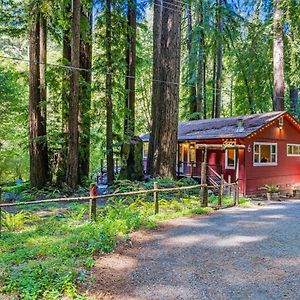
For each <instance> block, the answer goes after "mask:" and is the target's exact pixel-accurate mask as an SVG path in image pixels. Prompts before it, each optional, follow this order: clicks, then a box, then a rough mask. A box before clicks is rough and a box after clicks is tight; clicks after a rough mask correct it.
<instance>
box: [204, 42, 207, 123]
mask: <svg viewBox="0 0 300 300" xmlns="http://www.w3.org/2000/svg"><path fill="white" fill-rule="evenodd" d="M204 47H205V45H204ZM203 118H204V119H207V92H206V57H204V61H203Z"/></svg>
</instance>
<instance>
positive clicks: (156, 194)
mask: <svg viewBox="0 0 300 300" xmlns="http://www.w3.org/2000/svg"><path fill="white" fill-rule="evenodd" d="M153 188H154V192H153V201H154V214H155V215H156V214H158V212H159V207H158V193H157V191H156V190H157V189H158V185H157V182H156V181H154V182H153Z"/></svg>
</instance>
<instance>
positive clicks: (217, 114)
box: [214, 0, 223, 118]
mask: <svg viewBox="0 0 300 300" xmlns="http://www.w3.org/2000/svg"><path fill="white" fill-rule="evenodd" d="M216 1H217V2H216V3H217V29H218V36H217V69H216V103H215V114H214V117H215V118H220V116H221V106H222V64H223V21H222V8H223V4H222V1H223V0H216Z"/></svg>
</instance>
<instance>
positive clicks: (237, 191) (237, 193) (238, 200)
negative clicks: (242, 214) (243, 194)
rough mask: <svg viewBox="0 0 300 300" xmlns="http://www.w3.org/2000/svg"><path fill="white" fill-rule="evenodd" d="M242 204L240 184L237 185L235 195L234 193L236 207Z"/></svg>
mask: <svg viewBox="0 0 300 300" xmlns="http://www.w3.org/2000/svg"><path fill="white" fill-rule="evenodd" d="M239 203H240V191H239V182H236V184H235V193H234V205H235V206H238V205H239Z"/></svg>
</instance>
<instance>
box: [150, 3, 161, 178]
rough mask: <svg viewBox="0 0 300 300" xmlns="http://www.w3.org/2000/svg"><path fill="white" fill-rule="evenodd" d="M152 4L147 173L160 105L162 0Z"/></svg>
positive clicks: (152, 150) (151, 164) (152, 155)
mask: <svg viewBox="0 0 300 300" xmlns="http://www.w3.org/2000/svg"><path fill="white" fill-rule="evenodd" d="M154 4H157V5H153V10H154V12H153V83H152V99H151V133H150V139H149V148H148V157H147V174H150V175H153V161H154V156H156V155H157V153H154V137H155V135H156V128H157V126H158V125H159V124H158V121H157V119H156V115H157V111H158V110H159V109H158V107H159V105H160V87H161V83H160V82H159V80H160V75H159V66H160V48H161V44H160V43H161V26H162V24H161V22H162V0H154Z"/></svg>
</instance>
